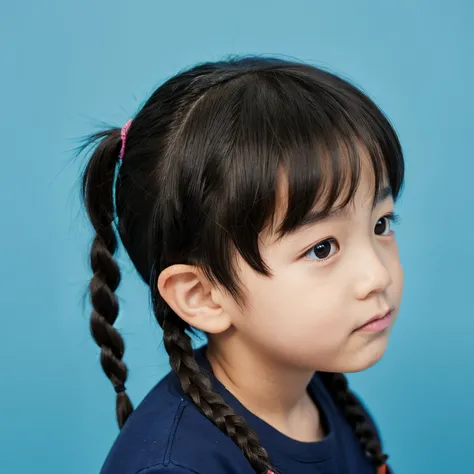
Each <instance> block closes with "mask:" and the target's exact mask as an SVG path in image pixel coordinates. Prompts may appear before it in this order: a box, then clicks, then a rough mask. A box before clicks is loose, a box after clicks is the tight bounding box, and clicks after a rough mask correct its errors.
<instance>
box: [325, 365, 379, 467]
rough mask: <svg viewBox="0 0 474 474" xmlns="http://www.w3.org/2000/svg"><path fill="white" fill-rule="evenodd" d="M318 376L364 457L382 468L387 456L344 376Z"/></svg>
mask: <svg viewBox="0 0 474 474" xmlns="http://www.w3.org/2000/svg"><path fill="white" fill-rule="evenodd" d="M320 376H321V378H322V380H323V382H324V384H325V386H326V388H327V390H328V391H329V393H330V394H331V395H332V397H333V398H334V401H335V402H336V404H337V405H338V406H339V408H340V409H341V410H342V412H343V414H344V416H345V418H346V420H347V422H348V423H349V425H350V426H351V428H352V429H353V430H354V433H355V435H356V437H357V438H358V439H359V441H360V444H361V445H362V448H363V449H364V452H365V453H366V455H367V456H368V457H369V458H370V459H371V461H372V463H373V464H374V466H375V467H381V466H383V465H384V464H385V463H386V462H387V458H388V456H387V455H386V454H384V453H383V451H382V446H381V443H380V440H379V438H378V436H377V433H375V432H374V429H373V427H372V425H371V424H370V423H369V422H368V421H367V416H366V414H365V412H364V410H363V408H362V406H361V404H360V402H359V400H358V399H357V397H356V396H355V395H354V394H353V393H352V392H351V390H350V389H349V384H348V382H347V378H346V377H345V375H344V374H339V373H326V372H321V373H320Z"/></svg>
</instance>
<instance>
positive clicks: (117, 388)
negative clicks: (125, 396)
mask: <svg viewBox="0 0 474 474" xmlns="http://www.w3.org/2000/svg"><path fill="white" fill-rule="evenodd" d="M114 389H115V392H116V393H122V392H125V385H124V384H123V383H121V384H119V385H116V386H115V387H114Z"/></svg>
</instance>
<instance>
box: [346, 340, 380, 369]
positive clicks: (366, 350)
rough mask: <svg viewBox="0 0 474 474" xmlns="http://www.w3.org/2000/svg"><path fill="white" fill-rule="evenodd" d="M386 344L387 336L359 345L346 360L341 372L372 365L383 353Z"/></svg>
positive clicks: (366, 367) (367, 367)
mask: <svg viewBox="0 0 474 474" xmlns="http://www.w3.org/2000/svg"><path fill="white" fill-rule="evenodd" d="M387 345H388V336H385V337H381V338H379V339H376V340H373V341H371V343H370V344H367V345H364V346H363V347H361V348H360V349H359V350H358V352H357V353H356V354H353V355H352V356H351V357H350V361H347V364H346V366H345V367H344V369H345V370H342V371H341V372H345V373H354V372H362V371H363V370H366V369H369V368H370V367H373V366H374V365H375V364H376V363H377V362H378V361H379V360H380V359H381V358H382V357H383V356H384V354H385V351H386V349H387Z"/></svg>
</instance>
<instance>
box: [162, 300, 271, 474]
mask: <svg viewBox="0 0 474 474" xmlns="http://www.w3.org/2000/svg"><path fill="white" fill-rule="evenodd" d="M168 312H169V313H170V312H171V310H169V309H168ZM185 329H186V324H185V323H184V322H183V321H182V320H181V319H179V318H178V317H177V316H175V315H174V314H167V315H166V318H165V323H164V336H163V338H164V344H165V348H166V350H167V352H168V354H169V357H170V364H171V368H172V369H173V371H174V372H175V373H176V374H177V376H178V378H179V380H180V382H181V387H182V389H183V391H184V393H186V395H188V396H189V397H190V398H191V400H192V401H193V402H194V404H195V405H196V406H197V407H198V408H199V409H200V410H201V412H202V413H203V414H204V415H205V416H206V417H207V418H208V419H209V420H211V421H212V422H213V423H214V424H215V425H216V426H217V427H218V428H219V429H220V430H221V431H222V432H224V433H225V434H226V435H227V436H229V437H230V438H231V439H232V440H233V441H234V442H235V444H236V445H237V446H238V447H239V448H240V450H241V451H242V452H243V453H244V455H245V457H246V458H247V459H248V461H249V462H250V464H251V465H252V467H253V468H254V470H255V471H256V472H257V473H264V474H266V473H267V472H268V471H271V470H272V469H274V468H272V467H271V466H270V460H269V457H268V454H267V452H266V451H265V449H264V448H263V447H262V446H261V445H260V443H259V440H258V437H257V434H256V433H255V432H254V431H253V430H252V429H251V428H250V427H249V426H248V425H247V423H246V421H245V420H244V418H243V417H241V416H239V415H237V414H236V413H235V412H234V411H233V410H232V408H231V407H230V406H228V405H227V404H226V403H225V401H224V399H223V398H222V397H221V396H220V395H219V394H217V393H215V392H214V391H213V390H212V386H211V380H210V379H209V377H208V375H207V374H205V373H204V372H203V371H202V370H201V369H200V367H199V365H198V363H197V362H196V359H195V357H194V351H193V348H192V345H191V338H190V336H189V335H188V334H187V333H186V332H185Z"/></svg>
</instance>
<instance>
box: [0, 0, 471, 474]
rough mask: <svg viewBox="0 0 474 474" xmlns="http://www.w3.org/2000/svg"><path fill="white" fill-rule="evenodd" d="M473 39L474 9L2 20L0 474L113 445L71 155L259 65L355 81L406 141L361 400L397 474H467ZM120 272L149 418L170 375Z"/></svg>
mask: <svg viewBox="0 0 474 474" xmlns="http://www.w3.org/2000/svg"><path fill="white" fill-rule="evenodd" d="M473 24H474V2H472V1H470V0H465V1H462V0H457V1H453V0H450V1H448V0H446V1H435V0H418V1H416V0H397V1H394V2H382V1H380V0H372V1H368V0H358V1H354V0H339V1H335V0H334V1H328V0H326V1H320V0H312V1H309V0H308V1H304V0H293V1H292V2H290V1H286V2H284V1H269V0H264V1H255V0H254V1H249V0H239V1H233V2H224V1H222V0H220V1H217V0H204V1H200V2H194V1H183V0H181V1H176V2H170V1H167V2H165V1H159V0H140V1H139V0H135V1H131V0H129V1H124V0H113V1H112V0H101V1H93V0H82V1H72V0H62V1H59V0H43V1H33V0H30V1H22V0H16V1H15V2H11V1H6V0H2V1H1V13H0V45H1V46H0V49H1V54H0V73H1V74H0V198H1V199H0V202H1V233H0V244H1V261H0V295H1V296H0V317H1V323H2V324H1V330H0V361H1V367H2V371H1V375H2V377H1V381H0V407H1V422H0V471H1V472H2V473H5V474H6V473H19V474H26V473H47V474H85V473H87V474H89V473H97V472H98V471H99V468H100V465H101V464H102V461H103V459H104V457H105V455H106V453H107V451H108V449H109V447H110V445H111V443H112V441H113V439H114V438H115V436H116V434H117V431H118V430H117V427H116V424H115V418H114V404H115V394H114V393H113V389H112V387H111V385H110V382H109V381H108V380H107V379H106V377H105V376H104V375H103V374H102V371H101V369H100V366H99V362H98V353H99V351H98V348H97V347H96V346H95V344H94V343H93V342H92V339H91V337H90V336H89V329H88V317H89V313H88V304H87V300H86V299H85V298H84V293H85V288H86V285H87V283H88V278H89V276H90V272H89V268H88V261H87V258H88V249H89V243H90V238H91V233H90V230H89V228H88V227H87V223H86V221H85V219H84V216H83V214H82V213H81V210H80V201H79V199H78V185H79V182H78V177H79V171H80V169H81V167H82V165H83V161H81V160H78V161H77V160H76V161H75V160H74V153H73V151H74V148H75V147H76V146H77V145H78V144H79V140H78V139H79V138H80V137H82V136H84V135H86V134H87V133H89V132H91V131H94V130H96V129H97V123H98V122H101V121H105V122H108V123H112V124H114V125H119V126H121V125H122V124H123V123H124V122H125V121H126V120H127V119H128V118H129V116H130V115H132V114H133V113H134V112H135V111H136V110H137V108H138V106H139V105H140V104H141V103H142V102H143V100H144V99H145V98H146V97H147V95H148V94H149V93H150V92H151V91H152V90H153V89H154V88H155V87H156V86H157V85H159V84H160V83H161V82H162V81H163V80H165V79H166V78H167V77H169V76H170V75H171V74H174V73H175V72H177V71H178V70H179V69H181V68H183V67H185V66H190V65H192V64H194V63H196V62H201V61H204V60H212V59H220V58H221V57H223V56H225V55H227V54H229V53H240V54H245V53H260V54H280V55H286V56H290V57H295V58H298V59H301V60H304V61H308V62H312V63H314V64H318V65H322V66H325V67H329V68H330V69H332V70H333V71H335V72H337V73H341V74H343V75H345V76H346V77H348V78H350V79H351V80H352V81H354V82H355V83H357V84H358V85H360V86H361V87H362V88H364V89H365V90H366V91H368V92H369V93H370V95H371V96H372V97H373V98H374V99H375V100H376V101H377V102H378V104H379V105H381V107H382V108H383V109H384V110H385V112H386V113H387V115H388V116H389V118H390V119H391V120H392V122H393V123H394V124H395V127H396V129H397V131H398V133H399V135H400V138H401V141H402V144H403V146H404V149H405V152H406V160H407V181H406V190H405V193H404V195H403V199H402V200H401V202H400V206H399V208H398V212H399V213H400V214H401V217H402V221H401V225H400V227H399V228H398V233H399V242H400V247H401V256H402V260H403V264H404V268H405V273H406V287H405V288H406V289H405V295H404V301H403V306H402V310H401V314H400V318H399V322H398V324H397V326H396V329H395V331H394V333H393V338H392V340H391V344H390V347H389V350H388V352H387V354H386V357H385V358H384V359H383V361H382V362H381V363H379V364H378V365H377V366H376V367H374V368H372V369H370V370H369V371H367V372H364V373H362V374H357V375H354V376H351V381H352V384H353V386H354V388H355V389H356V390H357V391H358V392H359V393H360V394H361V395H362V396H363V397H364V399H365V401H366V402H367V404H368V405H369V407H370V409H371V410H372V412H373V413H374V415H375V417H376V419H377V422H378V423H379V425H380V428H381V430H382V433H383V437H384V441H385V444H386V449H387V451H388V452H389V453H390V455H391V462H392V465H393V467H394V468H395V472H396V473H397V474H398V473H400V474H401V473H403V474H415V473H416V474H419V473H427V472H430V473H440V474H448V473H449V474H451V473H455V472H461V471H462V472H467V473H474V467H472V466H473V464H472V460H471V458H472V456H471V454H472V444H473V441H474V440H473V435H472V427H473V425H474V407H473V400H474V382H473V375H474V374H473V371H474V364H473V362H474V357H473V356H474V344H473V342H472V337H473V332H474V311H473V300H472V295H473V291H474V290H473V283H474V278H473V276H472V271H473V268H474V251H473V243H474V240H473V232H474V225H473V220H474V211H473V207H474V198H473V195H472V189H473V174H474V165H473V163H474V157H473V147H472V140H473V136H474V119H473V109H474V94H473V92H472V87H473V83H474V67H473V57H474V56H473V52H474V28H473ZM120 261H121V265H122V268H123V269H124V272H125V275H124V280H123V285H122V286H121V288H120V291H119V296H120V299H121V303H122V306H121V309H122V311H121V315H120V319H119V321H118V324H117V326H118V327H119V329H120V330H121V331H122V332H123V334H124V336H125V339H126V343H127V350H126V362H127V363H128V365H129V367H130V369H131V374H130V379H129V383H128V387H129V392H130V395H131V397H132V399H133V400H134V402H135V403H138V402H139V401H140V400H141V398H142V397H143V396H144V395H145V394H146V392H147V391H148V390H149V389H150V388H151V386H152V385H154V384H155V383H156V381H157V380H158V379H159V378H160V377H161V376H162V375H164V373H165V372H166V371H167V370H168V366H167V360H166V357H165V352H164V349H163V347H162V344H161V333H160V331H159V330H158V329H157V327H156V325H155V322H154V320H153V317H152V314H151V312H150V308H149V304H148V299H147V292H146V289H145V288H144V285H143V284H142V283H141V282H140V281H139V280H138V278H137V277H136V275H135V273H134V271H133V269H132V268H130V265H129V264H128V262H127V259H126V258H125V256H124V255H121V258H120ZM85 302H86V303H85Z"/></svg>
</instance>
